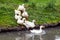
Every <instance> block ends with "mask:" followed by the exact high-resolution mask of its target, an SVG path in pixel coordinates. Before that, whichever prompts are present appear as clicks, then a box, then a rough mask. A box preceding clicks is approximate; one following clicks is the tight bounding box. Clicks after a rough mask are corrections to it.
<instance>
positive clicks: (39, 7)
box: [0, 0, 60, 27]
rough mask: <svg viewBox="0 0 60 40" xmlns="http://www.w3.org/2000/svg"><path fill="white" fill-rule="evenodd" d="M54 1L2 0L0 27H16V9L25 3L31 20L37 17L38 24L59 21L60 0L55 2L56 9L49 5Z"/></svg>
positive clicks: (0, 4)
mask: <svg viewBox="0 0 60 40" xmlns="http://www.w3.org/2000/svg"><path fill="white" fill-rule="evenodd" d="M53 2H54V0H53V1H52V0H31V1H30V0H29V1H28V2H23V1H21V0H0V27H11V26H12V27H15V26H17V25H18V24H17V23H16V20H15V19H14V9H17V8H18V5H19V4H23V3H24V4H25V7H26V11H27V12H28V14H29V20H30V21H32V20H33V19H35V20H36V24H43V23H56V22H59V21H60V0H56V1H55V3H54V4H53V5H55V6H54V8H55V9H53V8H49V6H48V4H49V3H53ZM50 6H51V5H50ZM51 9H52V10H51Z"/></svg>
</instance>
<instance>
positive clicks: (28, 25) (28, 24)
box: [23, 20, 35, 29]
mask: <svg viewBox="0 0 60 40" xmlns="http://www.w3.org/2000/svg"><path fill="white" fill-rule="evenodd" d="M23 25H25V26H26V28H28V29H29V28H30V27H31V28H33V27H35V24H34V21H32V22H30V21H27V20H25V22H24V23H23Z"/></svg>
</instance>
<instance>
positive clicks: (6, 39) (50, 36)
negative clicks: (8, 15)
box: [0, 29, 60, 40]
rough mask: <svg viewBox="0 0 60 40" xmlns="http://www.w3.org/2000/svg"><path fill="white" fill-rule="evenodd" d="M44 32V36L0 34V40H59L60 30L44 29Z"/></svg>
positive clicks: (22, 33) (13, 33) (16, 33)
mask: <svg viewBox="0 0 60 40" xmlns="http://www.w3.org/2000/svg"><path fill="white" fill-rule="evenodd" d="M45 31H46V34H45V35H35V34H32V33H28V32H10V33H9V32H8V33H0V40H60V36H59V35H60V29H46V30H45ZM26 38H27V39H26Z"/></svg>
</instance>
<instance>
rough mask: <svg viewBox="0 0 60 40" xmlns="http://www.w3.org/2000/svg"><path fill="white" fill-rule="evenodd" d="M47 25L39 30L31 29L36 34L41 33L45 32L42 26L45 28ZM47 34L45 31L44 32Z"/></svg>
mask: <svg viewBox="0 0 60 40" xmlns="http://www.w3.org/2000/svg"><path fill="white" fill-rule="evenodd" d="M44 27H45V26H40V29H39V30H36V29H33V30H30V32H31V33H35V34H41V33H43V30H42V28H44ZM44 34H45V32H44Z"/></svg>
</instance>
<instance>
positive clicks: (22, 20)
mask: <svg viewBox="0 0 60 40" xmlns="http://www.w3.org/2000/svg"><path fill="white" fill-rule="evenodd" d="M24 20H25V18H23V19H20V18H18V20H17V23H18V24H21V25H23V23H24Z"/></svg>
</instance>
